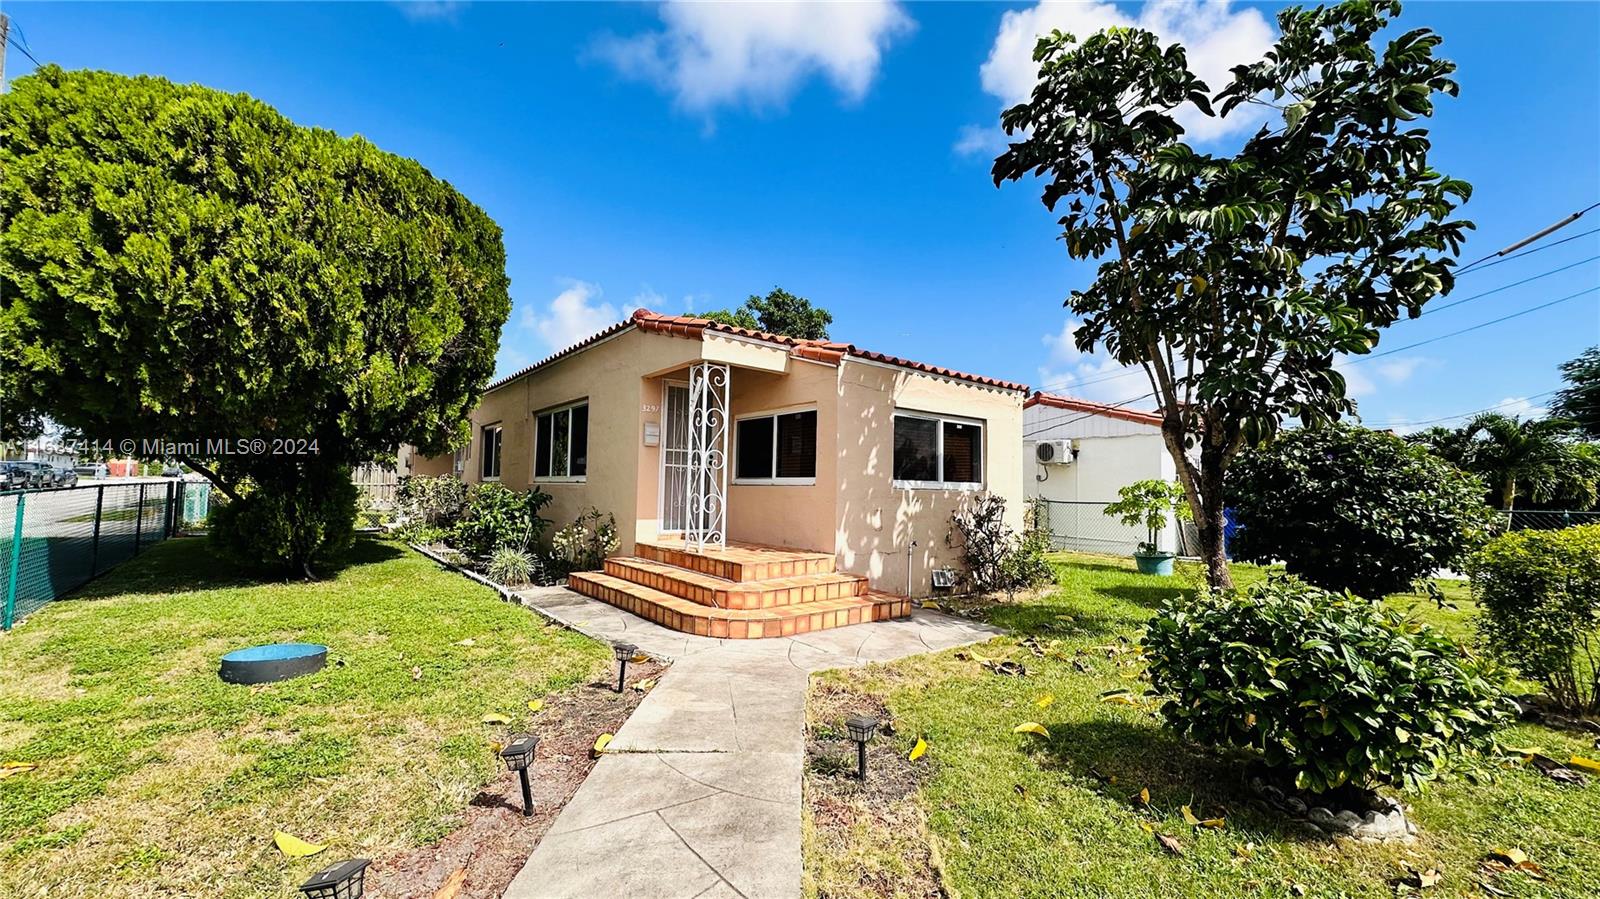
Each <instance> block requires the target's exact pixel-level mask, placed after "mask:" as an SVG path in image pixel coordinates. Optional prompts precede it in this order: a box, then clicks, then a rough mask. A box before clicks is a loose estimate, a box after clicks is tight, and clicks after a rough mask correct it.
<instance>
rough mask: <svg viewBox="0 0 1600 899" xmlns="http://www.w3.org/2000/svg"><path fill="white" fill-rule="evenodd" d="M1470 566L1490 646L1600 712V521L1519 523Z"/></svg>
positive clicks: (1575, 704) (1556, 692)
mask: <svg viewBox="0 0 1600 899" xmlns="http://www.w3.org/2000/svg"><path fill="white" fill-rule="evenodd" d="M1467 571H1468V573H1469V574H1470V575H1471V577H1472V592H1473V595H1474V596H1475V597H1477V600H1478V603H1479V606H1480V609H1481V614H1480V616H1479V618H1478V631H1479V633H1480V634H1482V636H1483V637H1484V639H1485V642H1486V643H1487V644H1488V645H1489V648H1490V649H1491V650H1492V651H1493V652H1494V653H1495V654H1496V655H1498V656H1500V657H1501V658H1503V659H1505V660H1506V661H1507V662H1509V663H1510V664H1512V665H1515V666H1516V667H1517V668H1518V669H1519V670H1521V672H1522V673H1523V675H1524V676H1526V677H1528V678H1530V679H1533V680H1537V681H1538V682H1539V683H1541V684H1543V685H1544V687H1545V689H1546V690H1548V691H1549V692H1550V697H1551V698H1552V699H1554V700H1555V701H1556V702H1558V703H1560V704H1561V705H1563V706H1565V707H1567V708H1569V709H1573V710H1577V711H1583V712H1600V524H1591V525H1585V526H1583V527H1574V528H1566V529H1563V530H1559V531H1513V532H1512V533H1509V534H1505V535H1504V536H1501V537H1499V538H1497V539H1495V540H1494V541H1493V542H1492V543H1490V544H1489V545H1488V546H1486V547H1484V548H1483V550H1481V551H1480V552H1479V553H1478V554H1477V555H1475V556H1473V557H1472V559H1471V560H1470V561H1469V562H1468V563H1467Z"/></svg>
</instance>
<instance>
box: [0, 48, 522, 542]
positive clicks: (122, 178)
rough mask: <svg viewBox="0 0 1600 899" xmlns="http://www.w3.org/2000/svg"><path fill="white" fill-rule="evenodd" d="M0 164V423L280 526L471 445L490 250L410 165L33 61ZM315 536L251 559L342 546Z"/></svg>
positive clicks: (213, 95) (230, 110)
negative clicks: (203, 484) (63, 439)
mask: <svg viewBox="0 0 1600 899" xmlns="http://www.w3.org/2000/svg"><path fill="white" fill-rule="evenodd" d="M0 171H3V174H0V359H3V362H4V368H3V375H0V377H3V381H0V389H3V391H4V394H5V396H6V398H7V403H6V408H5V409H4V410H3V414H4V416H5V418H6V421H5V422H4V424H5V425H7V426H9V425H12V424H14V423H16V422H18V421H22V420H27V419H28V418H29V417H30V416H31V417H34V418H37V417H38V416H41V415H43V416H48V417H49V418H50V419H53V420H54V421H57V422H60V423H61V424H62V425H64V426H65V427H67V428H69V429H71V430H72V431H73V432H75V433H79V434H82V435H84V436H85V437H88V438H91V439H97V440H114V441H122V440H125V439H133V440H136V441H140V443H139V449H138V450H136V454H138V455H145V456H168V455H170V456H177V457H182V458H184V459H185V461H189V462H190V463H191V465H192V466H196V467H200V468H201V469H202V470H205V471H206V472H207V473H208V476H210V477H212V478H213V479H214V480H216V481H217V483H218V484H219V486H221V487H222V489H223V490H224V491H225V492H226V493H228V494H229V495H230V496H232V497H234V498H235V499H236V500H238V499H247V498H248V496H249V494H250V493H252V492H253V491H258V490H259V491H278V492H279V494H280V495H279V497H278V499H277V500H276V502H277V503H278V504H279V505H280V506H281V507H282V508H283V509H285V510H291V511H290V512H288V513H287V514H297V513H294V512H293V511H292V510H294V509H299V510H302V511H304V510H311V509H313V508H315V507H318V506H319V503H318V502H317V501H314V498H313V497H314V496H315V495H316V494H319V493H320V494H323V495H331V494H330V493H329V491H328V485H329V484H331V483H332V482H333V481H336V480H337V479H338V478H339V477H344V478H345V480H346V481H347V480H348V467H349V466H350V465H351V464H353V463H358V462H362V461H366V460H370V459H374V458H377V457H380V456H383V455H386V454H388V453H390V452H393V450H394V448H395V447H396V446H397V445H399V444H400V443H411V444H414V445H415V446H417V447H418V448H419V450H421V451H422V452H425V453H439V452H444V451H447V450H448V449H449V448H450V447H451V446H452V445H453V444H455V443H456V442H458V441H459V440H460V439H461V438H462V437H464V434H465V431H464V429H465V427H466V426H465V421H466V419H467V415H468V413H469V412H470V411H471V409H472V408H473V406H474V404H475V403H476V402H477V400H478V397H479V393H480V391H481V389H482V386H483V384H484V383H485V381H486V380H487V379H488V377H489V375H490V374H491V372H492V370H493V366H494V358H495V354H496V351H497V349H498V346H499V332H500V327H501V325H502V324H503V323H504V322H505V319H506V317H507V315H508V314H509V313H510V308H511V303H510V298H509V296H508V294H507V284H508V282H507V278H506V274H505V249H504V246H503V244H502V242H501V234H500V229H499V227H498V226H496V225H495V223H494V222H493V221H491V220H490V219H489V217H488V216H487V215H486V214H484V212H483V211H482V210H481V209H479V208H478V207H476V206H474V205H473V204H472V203H470V202H468V201H467V200H466V198H464V197H462V196H461V194H460V193H458V192H457V191H456V190H455V189H454V188H452V187H451V186H450V185H449V184H447V183H445V182H443V181H441V180H439V179H437V178H435V177H433V176H432V175H430V174H429V173H428V171H427V170H426V169H424V168H423V167H422V166H421V165H419V164H417V163H416V162H414V161H412V160H409V159H403V158H401V157H398V156H395V155H392V154H389V153H385V152H382V151H381V150H379V149H377V148H376V147H374V146H373V145H372V144H370V143H368V142H367V141H366V140H363V139H362V138H359V137H352V138H344V137H340V136H338V135H336V134H334V133H332V132H330V131H326V130H322V129H315V128H304V127H300V126H297V125H295V124H294V123H292V122H290V121H289V120H288V119H286V118H285V117H284V116H282V115H280V114H279V113H278V112H276V111H275V110H274V109H272V108H271V107H270V106H268V105H267V104H265V103H262V102H260V101H259V100H255V99H253V98H251V97H249V96H247V95H244V94H230V93H224V92H221V91H216V90H211V89H208V88H205V87H201V86H197V85H178V84H173V83H171V82H169V81H166V80H164V79H161V78H152V77H125V76H121V75H115V74H111V73H107V72H93V71H64V70H62V69H60V68H58V67H56V66H45V67H42V68H41V69H39V70H38V71H37V72H35V73H34V74H32V75H29V76H26V77H23V78H19V79H17V80H16V81H15V82H14V83H13V84H12V86H11V90H10V92H9V93H7V94H5V95H3V96H0ZM146 439H155V440H158V441H166V442H167V443H168V444H169V446H167V447H166V448H168V449H175V450H177V451H176V452H162V451H159V450H160V449H161V447H152V446H151V445H149V444H146V443H144V442H143V441H145V440H146ZM217 440H226V441H228V443H227V444H226V445H225V446H226V448H225V449H215V448H214V447H217V446H219V445H218V444H208V443H206V441H217ZM254 441H261V442H260V443H255V442H254ZM285 441H290V442H289V443H285ZM310 441H314V448H312V444H311V443H308V442H310ZM153 449H154V450H158V451H152V450H153ZM321 505H326V504H325V503H324V504H321ZM305 514H312V513H311V512H309V511H305ZM351 514H353V509H352V510H351ZM291 530H292V528H291ZM333 530H334V531H338V530H340V528H338V527H335V528H334V529H333ZM312 542H313V543H316V544H317V545H316V546H311V547H302V548H300V549H295V550H293V551H287V550H285V551H283V552H278V551H271V552H265V551H264V552H262V553H261V555H263V556H275V557H277V558H280V559H282V560H284V561H290V562H292V563H293V564H296V565H299V566H301V567H304V565H305V564H306V563H307V562H309V561H310V560H311V558H312V557H313V556H315V555H316V554H317V552H318V551H319V549H320V547H321V546H322V545H323V544H326V543H330V542H336V540H330V541H312Z"/></svg>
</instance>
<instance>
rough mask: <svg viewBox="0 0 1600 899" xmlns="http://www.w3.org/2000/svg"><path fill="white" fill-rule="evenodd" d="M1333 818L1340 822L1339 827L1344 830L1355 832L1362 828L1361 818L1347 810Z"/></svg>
mask: <svg viewBox="0 0 1600 899" xmlns="http://www.w3.org/2000/svg"><path fill="white" fill-rule="evenodd" d="M1333 817H1334V819H1335V820H1337V821H1338V822H1339V826H1340V827H1341V828H1342V829H1344V830H1355V829H1356V828H1358V827H1360V826H1361V816H1360V815H1358V814H1356V813H1355V812H1352V811H1350V810H1349V809H1345V810H1344V811H1342V812H1340V813H1339V814H1337V815H1334V816H1333Z"/></svg>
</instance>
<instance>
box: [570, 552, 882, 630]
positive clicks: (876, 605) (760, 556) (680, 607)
mask: <svg viewBox="0 0 1600 899" xmlns="http://www.w3.org/2000/svg"><path fill="white" fill-rule="evenodd" d="M638 550H639V556H637V557H619V558H615V559H607V560H606V564H605V570H604V571H588V572H578V573H574V574H572V575H569V576H568V577H567V586H568V587H570V588H572V589H573V590H575V591H577V592H578V593H582V594H584V595H585V596H590V597H593V598H595V599H598V600H600V601H601V602H605V603H608V604H610V605H613V606H616V607H617V608H620V609H623V610H625V611H628V612H631V613H633V614H635V615H638V616H640V617H641V618H646V619H649V620H650V621H654V622H655V623H657V624H659V625H661V626H663V627H669V628H672V629H673V630H677V631H683V632H684V633H690V634H697V635H699V636H703V637H719V638H731V639H749V638H758V637H780V636H783V637H789V636H794V635H795V634H804V633H810V632H813V631H820V630H825V629H827V628H833V627H846V626H849V625H852V624H863V623H866V622H869V621H884V620H887V619H890V618H903V617H906V616H908V615H910V614H911V601H910V600H909V599H907V598H906V597H903V596H891V595H889V594H886V593H879V592H876V591H872V590H869V589H868V587H867V579H866V578H864V577H861V576H860V575H853V574H844V573H840V572H837V571H835V570H834V563H833V556H831V555H827V554H824V553H812V552H790V551H788V550H780V549H775V548H772V547H757V546H740V545H733V546H729V547H726V548H720V549H713V548H708V549H706V550H704V551H693V550H690V549H687V548H685V547H682V546H681V545H680V546H672V545H666V546H663V545H659V544H644V543H641V544H639V546H638ZM679 563H681V564H679Z"/></svg>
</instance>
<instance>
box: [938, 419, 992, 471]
mask: <svg viewBox="0 0 1600 899" xmlns="http://www.w3.org/2000/svg"><path fill="white" fill-rule="evenodd" d="M982 453H983V429H982V428H980V427H978V426H977V425H964V424H960V423H958V422H954V421H947V422H945V423H944V480H945V481H947V482H951V483H958V484H976V483H978V482H979V481H982V480H983V464H982V463H983V460H982V458H980V456H981V454H982Z"/></svg>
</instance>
